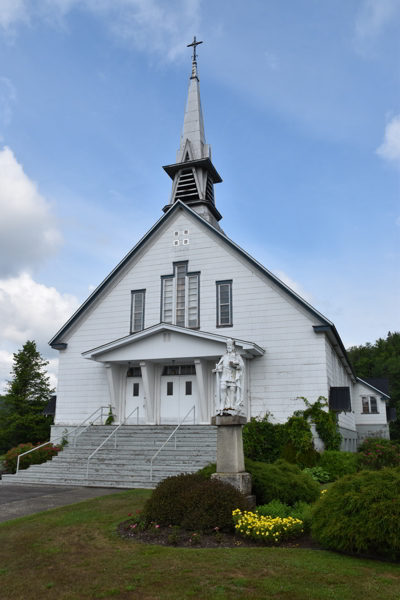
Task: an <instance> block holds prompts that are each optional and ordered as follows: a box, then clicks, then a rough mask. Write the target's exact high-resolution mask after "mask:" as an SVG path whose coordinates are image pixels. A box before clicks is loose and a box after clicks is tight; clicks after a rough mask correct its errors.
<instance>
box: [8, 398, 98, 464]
mask: <svg viewBox="0 0 400 600" xmlns="http://www.w3.org/2000/svg"><path fill="white" fill-rule="evenodd" d="M103 408H105V409H107V410H108V409H109V407H108V406H100V408H98V409H97V410H95V411H94V413H93V414H92V415H90V417H86V419H85V420H84V421H82V423H81V424H80V425H78V426H77V427H75V429H72V430H71V431H68V432H67V433H65V434H63V435H60V436H58V437H56V438H54V439H53V440H50V441H49V442H45V443H44V444H40V446H36V447H35V448H32V449H31V450H27V451H26V452H23V453H22V454H20V455H19V456H18V459H17V470H16V472H15V474H16V475H18V471H19V461H20V459H21V457H22V456H25V454H30V453H31V452H34V451H35V450H39V448H43V446H47V445H48V444H52V443H53V442H55V441H57V440H61V439H62V438H63V439H65V438H67V437H68V436H69V435H70V434H71V433H74V431H76V430H77V429H79V428H80V427H82V425H84V424H85V423H86V421H87V420H88V419H91V418H92V417H94V415H95V414H96V413H98V412H99V410H100V411H101V413H100V415H98V416H97V417H96V418H95V419H94V421H91V422H90V423H89V425H88V426H87V427H85V429H84V431H86V429H87V428H88V427H89V426H90V425H93V423H94V422H95V421H97V419H98V418H99V417H101V420H102V421H103ZM81 433H83V432H81ZM79 436H80V433H78V435H75V437H74V446H75V444H76V438H77V437H79Z"/></svg>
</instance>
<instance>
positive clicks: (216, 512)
mask: <svg viewBox="0 0 400 600" xmlns="http://www.w3.org/2000/svg"><path fill="white" fill-rule="evenodd" d="M237 508H239V509H240V510H241V511H244V510H246V508H247V503H246V499H245V497H244V495H243V494H241V492H239V490H237V489H236V488H234V487H232V486H231V485H228V484H226V483H223V482H221V481H218V480H217V479H205V478H204V477H203V476H202V475H200V474H198V473H197V474H194V475H176V476H173V477H167V479H164V480H163V481H161V482H160V483H159V484H158V485H157V487H156V489H155V490H154V492H153V494H152V495H151V497H150V498H149V500H148V501H147V502H146V504H145V507H144V517H145V520H146V521H147V522H148V523H150V522H154V523H157V524H158V525H164V526H168V525H172V526H180V527H183V528H184V529H189V530H194V531H203V532H204V533H207V532H209V531H211V530H213V529H214V528H215V527H219V528H220V530H221V531H232V530H233V528H234V524H233V519H232V511H233V510H235V509H237Z"/></svg>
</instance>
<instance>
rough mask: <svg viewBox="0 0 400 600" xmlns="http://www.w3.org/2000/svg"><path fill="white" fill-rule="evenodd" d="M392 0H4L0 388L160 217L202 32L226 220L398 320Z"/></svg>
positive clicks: (384, 317) (316, 284) (354, 313)
mask: <svg viewBox="0 0 400 600" xmlns="http://www.w3.org/2000/svg"><path fill="white" fill-rule="evenodd" d="M399 34H400V2H399V0H335V1H334V2H321V1H317V0H303V1H302V2H298V1H296V0H284V1H282V0H248V1H247V2H242V1H238V0H229V1H226V0H220V1H219V2H211V1H210V0H185V1H183V0H169V1H168V2H166V1H164V2H162V1H161V0H41V1H40V2H36V1H34V0H0V387H1V381H4V380H5V379H7V378H8V373H9V371H10V367H11V361H12V352H15V351H16V350H17V349H18V348H19V347H21V345H22V344H23V343H24V342H25V341H26V340H27V339H35V340H37V342H38V345H39V348H40V350H41V351H42V352H43V353H44V354H45V356H46V357H48V358H50V359H51V363H50V366H49V371H50V373H51V376H52V381H53V382H54V383H55V382H56V372H57V353H56V352H55V351H53V350H51V349H50V348H48V346H47V341H48V340H49V339H50V337H51V336H52V335H53V334H54V333H55V331H56V330H57V329H58V328H59V327H60V326H61V325H62V324H63V322H64V321H65V320H66V319H67V318H68V317H69V316H70V314H71V313H72V312H73V311H74V310H75V309H76V308H77V306H79V304H80V303H81V302H82V301H83V300H84V299H85V298H86V297H87V295H88V294H89V293H90V291H91V290H92V289H93V287H94V286H97V285H98V284H99V283H100V281H101V280H102V279H103V278H104V277H105V276H106V275H107V274H108V273H109V272H110V270H111V269H112V268H113V267H114V266H115V264H116V263H117V262H119V260H120V259H121V258H122V257H123V256H124V255H125V254H126V253H127V252H128V251H129V250H130V248H131V247H132V246H133V245H134V244H135V243H136V242H137V240H138V239H139V238H140V237H141V236H142V235H143V234H144V233H145V232H146V231H147V230H148V229H149V228H150V227H151V226H152V224H153V223H154V222H155V221H156V220H157V219H158V218H159V216H160V215H161V208H162V207H163V206H164V205H165V204H166V203H167V202H168V199H169V193H170V180H169V178H168V176H167V175H166V174H165V173H164V172H163V170H162V168H161V166H162V165H165V164H170V163H172V162H174V160H175V153H176V150H177V149H178V147H179V138H180V131H181V128H182V124H183V113H184V108H185V103H186V97H187V87H188V77H189V75H190V66H191V65H190V51H189V49H187V48H186V45H187V44H188V43H189V42H190V41H191V40H192V38H193V35H196V36H197V39H201V40H204V44H202V45H201V46H200V47H199V62H198V64H199V73H200V81H201V83H200V85H201V95H202V103H203V109H204V117H205V127H206V136H207V141H208V142H209V143H210V144H211V145H212V148H213V161H214V164H215V166H216V168H217V169H218V171H219V172H220V174H221V176H222V178H223V179H224V182H223V183H222V184H219V185H218V186H216V190H215V191H216V202H217V207H218V209H219V210H220V212H221V213H222V214H223V215H224V219H223V222H222V226H223V228H224V230H225V231H226V233H227V234H228V236H229V237H231V238H232V239H233V240H234V241H236V242H237V243H238V244H239V245H241V246H242V247H243V248H244V249H245V250H247V251H248V252H249V253H250V254H252V255H253V256H254V257H255V258H257V259H258V260H259V261H260V262H262V263H263V264H264V265H265V266H266V267H267V268H269V269H270V270H272V271H273V272H274V273H275V274H277V275H278V276H279V277H281V278H282V279H283V280H284V281H285V282H286V283H288V284H289V285H290V286H291V287H293V288H294V289H295V290H296V291H297V292H298V293H300V294H301V295H303V296H304V297H305V298H306V299H307V300H308V301H310V302H311V303H312V304H313V305H314V306H315V307H316V308H317V309H318V310H320V311H321V312H322V313H323V314H325V315H326V316H327V317H328V318H329V319H331V320H332V321H333V322H334V323H335V324H336V326H337V328H338V330H339V333H340V334H341V337H342V339H343V342H344V344H345V346H346V347H349V346H350V345H353V344H361V343H365V342H368V341H369V342H374V341H375V339H377V338H378V337H381V336H386V334H387V332H388V331H389V330H391V331H394V330H399V328H400V323H399V297H400V295H399V254H400V253H399V232H400V217H399V197H400V194H399V165H400V106H399V98H400V78H399V73H400V70H399Z"/></svg>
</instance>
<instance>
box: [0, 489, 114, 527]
mask: <svg viewBox="0 0 400 600" xmlns="http://www.w3.org/2000/svg"><path fill="white" fill-rule="evenodd" d="M118 491H119V490H115V489H112V488H95V487H90V488H88V487H65V486H50V485H44V486H39V485H32V486H30V485H16V484H15V485H13V484H9V485H2V484H1V481H0V523H3V522H4V521H11V520H12V519H17V518H18V517H26V516H28V515H34V514H36V513H39V512H43V511H45V510H49V509H50V508H58V507H59V506H67V505H68V504H75V503H76V502H82V500H90V499H91V498H96V497H98V496H107V495H109V494H115V493H118Z"/></svg>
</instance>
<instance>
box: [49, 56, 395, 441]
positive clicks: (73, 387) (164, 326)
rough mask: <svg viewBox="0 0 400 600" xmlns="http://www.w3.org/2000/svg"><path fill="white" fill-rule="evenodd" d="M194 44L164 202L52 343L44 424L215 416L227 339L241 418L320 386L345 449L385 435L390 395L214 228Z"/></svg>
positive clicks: (289, 409) (297, 400) (313, 316)
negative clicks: (239, 380) (237, 367)
mask: <svg viewBox="0 0 400 600" xmlns="http://www.w3.org/2000/svg"><path fill="white" fill-rule="evenodd" d="M195 49H196V45H194V55H193V59H192V73H191V77H190V83H189V94H188V101H187V106H186V111H185V116H184V126H183V131H182V135H181V140H180V147H179V150H178V151H177V156H176V161H175V162H174V163H173V164H169V165H167V166H165V167H164V170H165V172H166V174H167V175H169V177H170V179H171V182H172V190H171V196H170V200H169V203H168V204H167V205H166V206H165V207H164V208H163V213H164V214H163V216H162V217H161V218H160V219H159V220H158V221H157V222H156V223H155V224H154V226H153V227H152V228H151V229H150V231H148V232H147V233H146V234H145V235H144V236H143V237H142V239H141V240H139V241H138V243H137V244H136V245H135V246H134V247H133V248H132V250H131V251H130V252H129V253H128V254H127V255H126V256H125V258H123V259H122V260H121V262H120V263H119V264H118V265H117V266H116V267H115V269H114V270H113V271H112V272H111V273H110V274H109V275H108V277H106V279H105V280H104V281H103V282H102V283H101V284H100V285H99V286H98V287H97V288H96V289H95V290H94V291H93V293H92V294H91V295H90V296H89V298H88V299H87V300H86V301H85V302H84V303H83V304H82V306H81V307H80V308H79V309H78V310H77V312H76V313H75V314H74V315H73V316H72V317H71V318H70V319H69V321H67V323H66V324H65V325H64V326H63V327H62V328H61V329H60V331H58V333H56V335H55V336H54V337H53V338H52V340H51V341H50V342H49V343H50V345H51V346H52V348H54V349H55V350H57V351H58V352H59V375H58V377H59V379H58V388H57V405H56V414H55V420H54V426H53V432H52V436H53V437H55V436H56V435H60V434H61V432H62V431H63V430H64V429H65V428H66V427H67V428H69V429H71V428H72V427H76V426H78V425H80V424H81V423H82V422H84V421H85V420H87V419H88V418H89V417H90V416H91V415H93V414H95V415H96V414H97V415H99V411H100V407H108V406H109V405H111V407H112V411H113V414H114V418H115V420H114V423H115V424H121V423H124V422H125V424H126V425H134V424H137V423H139V424H141V425H148V426H152V428H154V427H157V426H162V425H165V424H168V425H171V424H178V423H180V422H181V421H182V419H184V418H185V417H186V420H185V422H184V424H188V425H189V424H191V425H193V424H195V425H196V426H197V425H202V426H205V425H208V426H209V427H212V426H211V419H212V417H213V415H215V411H216V404H215V403H216V393H217V390H216V374H215V372H214V370H215V365H216V363H218V361H219V359H220V358H221V356H222V355H223V354H224V353H225V350H226V342H227V340H228V339H230V338H231V339H233V340H235V344H236V349H237V351H238V352H239V353H240V355H241V356H242V359H243V361H244V364H245V371H244V373H245V374H244V383H243V402H244V404H243V410H244V414H245V415H246V416H247V417H248V418H250V417H252V416H263V415H265V414H266V413H269V414H270V415H271V417H270V418H271V420H272V421H275V422H285V421H286V420H287V418H288V417H290V416H291V415H292V414H293V412H294V411H295V410H299V409H302V408H304V404H303V401H302V400H301V397H302V396H303V397H306V398H307V399H308V400H309V401H310V402H315V401H316V400H317V398H318V397H319V396H325V397H326V398H328V399H329V401H330V405H331V408H332V409H333V410H336V411H337V414H338V423H339V427H340V432H341V434H342V436H343V449H346V450H352V451H354V450H355V449H356V446H357V442H358V440H359V439H361V438H362V437H364V436H365V435H367V434H371V433H372V434H375V435H377V434H378V433H379V435H381V436H385V437H388V436H389V434H388V423H387V415H386V404H387V402H388V400H389V396H388V393H387V391H386V392H384V391H382V390H380V389H379V388H377V387H375V386H374V385H372V384H371V383H369V382H364V381H361V380H360V379H358V378H357V377H356V375H355V373H354V370H353V367H352V365H351V363H350V360H349V358H348V355H347V353H346V350H345V348H344V346H343V343H342V341H341V339H340V336H339V334H338V332H337V330H336V328H335V326H334V324H333V323H332V322H331V321H330V320H329V319H327V318H326V317H325V316H323V315H322V314H321V313H320V312H318V311H317V310H316V309H315V308H313V307H312V306H311V305H310V304H309V303H308V302H306V301H305V300H304V299H303V298H301V297H300V296H299V295H298V294H296V293H295V292H294V291H293V290H291V289H290V288H289V287H288V286H287V285H285V284H284V283H283V282H282V281H280V280H279V279H278V278H277V277H276V276H275V275H273V274H272V273H271V272H270V271H268V269H266V268H265V267H264V266H263V265H261V264H260V263H259V262H257V260H255V259H254V258H252V257H251V256H250V255H249V254H247V252H246V251H245V250H243V249H242V248H240V247H239V246H238V245H237V244H236V243H235V242H234V241H233V240H231V239H230V238H229V237H228V236H227V235H226V233H225V232H224V231H223V230H222V229H221V226H220V223H221V219H222V216H221V214H220V213H219V211H218V208H217V205H216V201H215V196H214V186H215V185H216V184H218V183H221V181H222V179H221V177H220V175H219V173H218V171H217V170H216V168H215V166H214V164H213V162H212V157H211V146H210V145H208V144H207V143H206V139H205V134H204V123H203V114H202V108H201V102H200V86H199V78H198V75H197V61H196V52H195ZM96 411H97V413H96ZM96 418H97V417H96Z"/></svg>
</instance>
